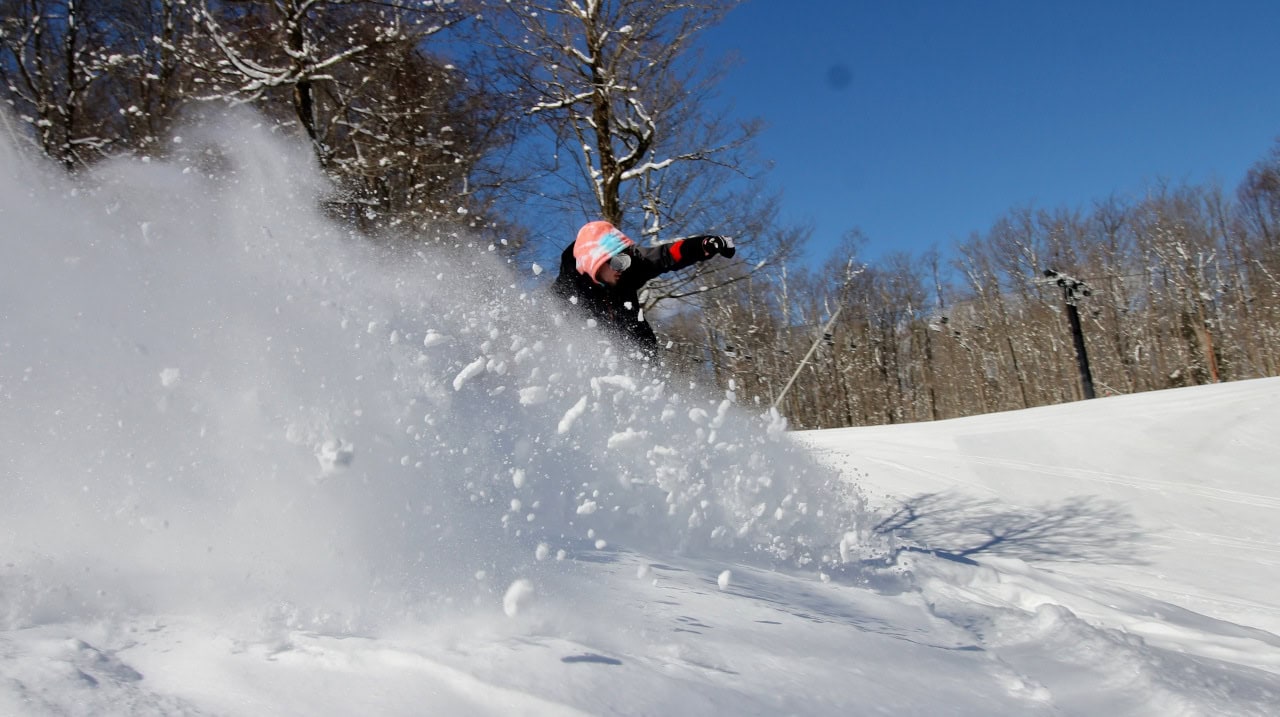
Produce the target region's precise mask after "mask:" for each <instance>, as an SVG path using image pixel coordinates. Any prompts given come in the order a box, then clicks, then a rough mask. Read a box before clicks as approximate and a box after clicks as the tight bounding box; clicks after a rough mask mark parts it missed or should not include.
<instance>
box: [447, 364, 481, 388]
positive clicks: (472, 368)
mask: <svg viewBox="0 0 1280 717" xmlns="http://www.w3.org/2000/svg"><path fill="white" fill-rule="evenodd" d="M484 365H485V358H484V357H483V356H481V357H480V358H478V359H476V360H475V361H472V362H471V363H469V364H467V367H466V368H464V369H462V370H461V371H459V372H458V375H457V376H454V377H453V390H455V391H461V390H462V387H463V386H465V385H467V381H470V380H471V379H473V378H475V377H476V376H479V375H480V374H482V373H484Z"/></svg>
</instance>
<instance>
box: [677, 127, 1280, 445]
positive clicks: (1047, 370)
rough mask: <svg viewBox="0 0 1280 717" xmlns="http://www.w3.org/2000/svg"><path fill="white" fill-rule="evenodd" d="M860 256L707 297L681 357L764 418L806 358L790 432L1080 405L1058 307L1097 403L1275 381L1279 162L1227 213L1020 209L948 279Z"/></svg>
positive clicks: (1119, 205) (1214, 207)
mask: <svg viewBox="0 0 1280 717" xmlns="http://www.w3.org/2000/svg"><path fill="white" fill-rule="evenodd" d="M855 250H856V246H852V247H850V248H849V250H848V252H847V253H846V254H845V255H837V256H834V257H833V258H832V260H831V261H829V262H828V263H827V264H826V268H825V269H824V270H822V271H821V272H818V273H815V272H801V273H798V274H792V275H790V276H788V275H786V274H785V273H781V272H776V273H771V274H768V275H766V276H760V277H755V278H752V279H750V280H747V281H744V282H741V283H738V284H734V285H732V286H730V287H727V288H726V289H724V290H722V291H720V292H718V293H716V294H715V295H714V296H713V297H708V299H707V302H706V304H707V310H706V312H705V314H704V317H703V320H701V321H696V322H695V321H694V320H693V319H695V318H697V317H696V316H695V315H690V316H689V317H686V318H685V319H684V320H682V321H681V322H679V323H678V326H677V327H676V330H677V332H678V333H679V335H680V336H681V337H682V341H681V344H682V345H683V346H685V347H687V349H686V354H687V355H688V356H689V358H690V360H692V361H693V362H694V363H695V364H697V365H699V366H701V367H703V368H702V370H705V371H706V372H708V373H709V374H710V375H711V376H712V377H713V378H714V380H715V381H716V382H717V383H718V384H719V385H722V386H724V387H725V388H729V387H730V386H732V387H734V388H735V389H736V391H737V394H738V397H739V399H740V400H746V401H748V402H752V403H756V404H759V405H761V406H767V405H770V404H772V403H774V402H775V401H777V399H778V397H779V395H780V394H781V393H782V390H783V389H784V387H785V386H786V384H787V381H788V380H789V379H790V378H791V376H792V375H793V373H794V372H795V370H796V368H797V367H798V366H800V364H801V360H802V358H804V357H805V356H806V352H808V351H809V350H810V349H811V348H813V347H815V345H816V349H815V350H814V351H813V353H812V355H810V356H809V358H808V360H807V361H806V362H805V363H804V366H803V369H802V370H801V371H800V373H799V375H798V376H797V377H796V380H795V383H794V385H793V386H791V388H790V390H789V391H788V392H787V393H786V395H785V396H784V397H783V398H782V400H781V402H780V404H779V408H780V410H781V411H782V413H783V414H784V415H786V416H788V417H789V418H790V419H791V422H792V425H793V426H794V427H798V428H827V427H836V426H853V425H866V424H885V423H901V422H909V421H927V420H937V419H944V418H953V417H958V416H967V415H973V414H979V413H986V412H992V411H1003V410H1009V409H1017V408H1027V407H1031V406H1040V405H1045V404H1053V403H1060V402H1064V401H1071V400H1075V399H1079V398H1082V385H1083V381H1082V372H1081V370H1080V366H1079V362H1078V360H1077V358H1078V357H1077V352H1076V349H1075V346H1074V345H1073V335H1072V331H1071V328H1070V324H1069V321H1068V315H1067V311H1068V308H1067V306H1068V302H1071V303H1073V304H1074V306H1075V308H1076V310H1077V312H1078V315H1079V319H1080V333H1081V334H1082V336H1083V340H1084V345H1085V349H1086V350H1085V356H1086V357H1087V360H1088V369H1089V373H1088V374H1087V375H1088V376H1089V377H1090V378H1091V379H1092V385H1093V388H1094V390H1095V393H1096V395H1098V396H1106V395H1112V394H1121V393H1134V392H1138V391H1149V390H1153V389H1162V388H1173V387H1180V386H1192V385H1198V384H1206V383H1212V382H1217V381H1232V380H1239V379H1248V378H1258V377H1264V376H1275V375H1277V374H1278V373H1280V146H1278V147H1277V148H1275V149H1273V150H1272V152H1271V153H1270V155H1269V156H1267V157H1266V158H1265V159H1263V160H1262V161H1260V162H1258V163H1257V164H1256V165H1255V166H1254V167H1253V168H1252V169H1251V170H1250V171H1249V172H1248V175H1247V176H1246V177H1245V178H1244V179H1243V181H1242V182H1241V184H1240V186H1239V188H1238V190H1237V191H1236V192H1235V193H1234V195H1232V194H1227V193H1224V192H1223V191H1222V190H1220V189H1219V188H1217V187H1194V186H1180V187H1169V186H1156V187H1153V188H1151V189H1150V190H1148V191H1147V192H1146V193H1145V194H1144V195H1142V196H1140V197H1136V198H1132V199H1119V198H1110V199H1107V200H1104V201H1100V202H1097V203H1096V204H1095V205H1094V206H1093V207H1092V208H1091V209H1089V210H1087V211H1078V210H1068V209H1056V210H1037V209H1027V208H1024V209H1016V210H1013V211H1010V212H1009V213H1008V214H1007V215H1006V216H1005V217H1004V218H1002V219H1001V220H1000V221H999V222H997V223H996V225H995V226H994V227H993V228H992V229H991V230H990V231H988V232H986V233H985V234H975V235H973V236H972V237H971V238H970V239H969V240H968V241H965V242H963V243H960V244H958V245H957V246H955V247H954V253H953V258H951V259H949V260H947V261H945V262H944V260H943V258H942V257H941V255H940V254H939V253H938V252H937V251H931V252H928V253H926V254H925V255H924V256H908V255H898V256H894V257H891V258H889V259H887V260H885V261H883V262H877V263H875V264H872V265H859V264H858V262H857V259H856V251H855ZM842 267H843V269H842ZM1046 272H1054V274H1055V275H1054V276H1052V277H1049V276H1046ZM955 277H958V279H956V278H955ZM1068 289H1070V291H1068ZM837 310H838V311H839V313H838V315H836V314H837ZM833 316H834V321H832V318H833ZM731 382H732V383H731Z"/></svg>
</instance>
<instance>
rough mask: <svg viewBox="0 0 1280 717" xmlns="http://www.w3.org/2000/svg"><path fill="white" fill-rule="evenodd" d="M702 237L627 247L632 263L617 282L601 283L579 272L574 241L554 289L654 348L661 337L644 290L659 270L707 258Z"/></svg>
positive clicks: (647, 347)
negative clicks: (642, 298) (644, 299)
mask: <svg viewBox="0 0 1280 717" xmlns="http://www.w3.org/2000/svg"><path fill="white" fill-rule="evenodd" d="M702 239H703V237H688V238H686V239H677V240H676V241H673V242H671V243H669V244H661V245H659V246H650V247H643V246H639V245H633V246H630V247H627V249H626V252H627V253H628V254H630V255H631V266H630V267H629V268H628V269H627V270H626V271H625V272H623V273H622V277H621V278H620V279H619V280H618V283H617V284H615V285H614V286H608V285H606V284H601V283H598V282H596V281H595V280H594V279H591V278H590V277H588V276H587V275H585V274H582V273H579V272H578V267H577V262H576V261H575V260H574V257H573V244H570V245H569V246H568V247H567V248H565V250H564V252H563V253H562V254H561V255H560V275H559V276H557V277H556V281H555V284H553V285H552V289H553V290H554V291H555V293H556V294H557V295H558V296H560V298H562V299H564V300H565V301H568V302H570V303H571V304H574V305H575V306H576V307H577V309H578V310H579V311H581V312H583V313H584V314H585V315H586V316H588V317H590V318H594V319H595V320H596V322H597V324H599V325H600V326H601V327H603V328H605V329H606V330H609V331H611V332H612V333H614V334H617V335H620V336H625V337H627V338H629V339H630V340H631V341H633V342H634V343H635V344H637V345H638V346H640V348H642V349H644V350H646V351H649V352H653V351H656V350H657V348H658V337H657V336H655V335H654V333H653V327H651V326H650V325H649V322H648V321H647V320H645V318H644V307H643V306H642V305H641V304H640V290H641V289H642V288H644V285H645V284H647V283H648V282H649V280H650V279H652V278H654V277H655V276H658V275H659V274H665V273H667V272H668V271H676V270H679V269H683V268H685V267H686V266H690V265H692V264H696V263H697V262H700V261H703V260H705V259H707V258H708V257H709V256H710V255H708V254H707V252H706V250H705V249H703V243H702Z"/></svg>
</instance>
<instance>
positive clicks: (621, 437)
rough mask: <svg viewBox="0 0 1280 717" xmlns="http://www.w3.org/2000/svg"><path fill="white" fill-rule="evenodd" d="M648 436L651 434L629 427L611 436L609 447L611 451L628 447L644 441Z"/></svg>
mask: <svg viewBox="0 0 1280 717" xmlns="http://www.w3.org/2000/svg"><path fill="white" fill-rule="evenodd" d="M648 438H649V434H648V433H647V432H645V431H637V430H635V429H634V428H628V429H627V430H625V431H620V432H618V433H615V434H613V435H612V436H609V443H608V448H609V450H611V451H612V450H614V449H617V448H628V447H631V446H635V445H638V444H641V443H644V442H645V441H646V440H647V439H648Z"/></svg>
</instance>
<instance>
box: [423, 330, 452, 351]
mask: <svg viewBox="0 0 1280 717" xmlns="http://www.w3.org/2000/svg"><path fill="white" fill-rule="evenodd" d="M448 340H449V337H447V336H445V335H444V334H442V333H440V332H439V331H436V330H435V329H430V330H428V331H427V335H426V337H425V338H423V339H422V345H423V346H424V347H427V348H430V347H432V346H435V345H436V344H442V343H444V342H445V341H448Z"/></svg>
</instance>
